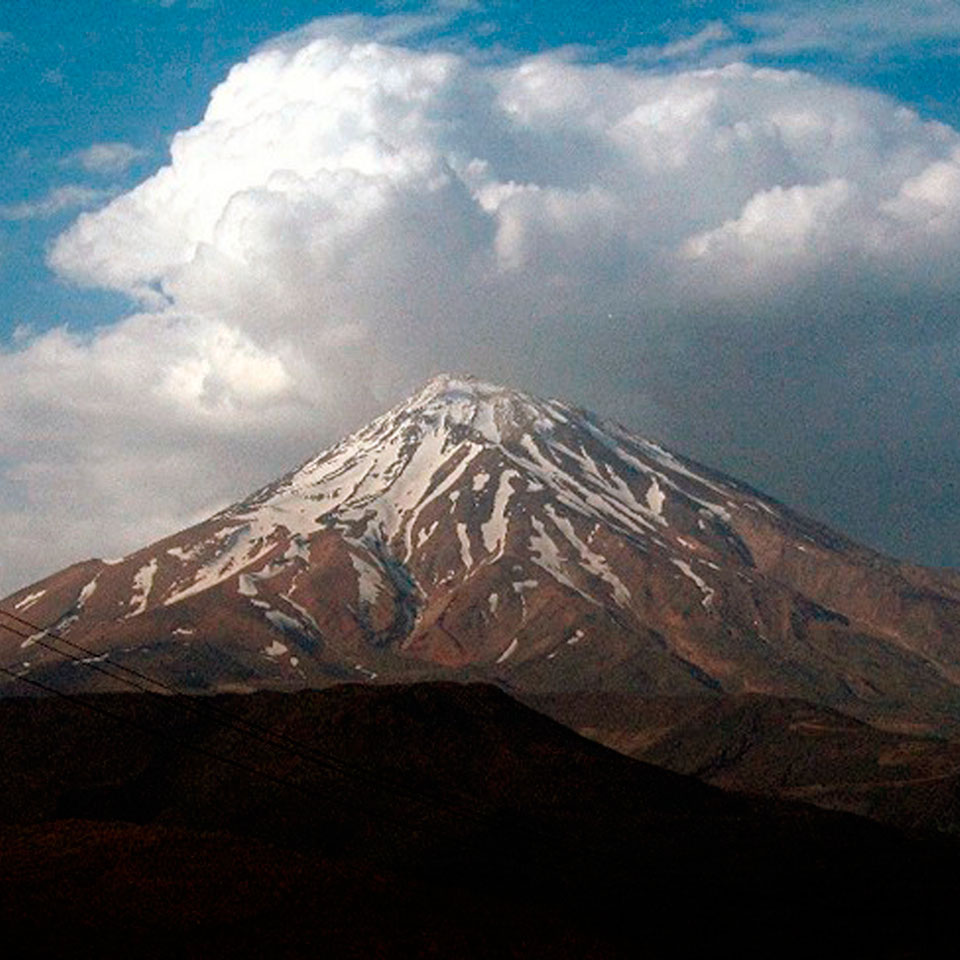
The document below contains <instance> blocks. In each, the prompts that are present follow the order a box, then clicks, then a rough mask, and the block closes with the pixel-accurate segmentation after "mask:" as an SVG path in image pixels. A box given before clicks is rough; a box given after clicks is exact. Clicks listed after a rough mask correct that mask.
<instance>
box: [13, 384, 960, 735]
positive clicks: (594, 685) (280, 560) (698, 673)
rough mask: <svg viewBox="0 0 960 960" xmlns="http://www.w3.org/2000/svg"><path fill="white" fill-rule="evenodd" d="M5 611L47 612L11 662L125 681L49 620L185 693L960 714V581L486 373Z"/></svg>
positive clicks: (404, 408) (67, 679)
mask: <svg viewBox="0 0 960 960" xmlns="http://www.w3.org/2000/svg"><path fill="white" fill-rule="evenodd" d="M2 607H3V609H4V610H7V611H10V612H13V613H15V614H17V615H18V616H21V617H23V618H24V619H25V620H26V621H29V623H31V624H35V625H36V626H37V629H36V630H34V629H33V628H31V627H26V626H25V625H24V624H22V623H21V624H19V625H17V626H16V628H17V629H18V630H19V631H21V633H22V634H23V636H21V637H17V636H13V635H10V634H8V633H4V635H3V636H2V637H0V664H3V665H4V666H6V667H7V668H8V669H12V670H15V671H16V672H18V673H21V674H23V675H24V676H26V677H27V678H33V679H36V680H38V681H41V682H45V683H48V682H49V683H53V682H54V681H55V682H56V683H57V684H59V685H60V686H61V687H69V688H70V689H85V690H92V689H102V688H112V689H123V688H125V685H124V684H122V683H121V682H119V681H117V680H112V679H110V678H109V677H106V676H105V675H104V674H103V673H102V672H95V671H93V670H90V669H88V668H86V667H84V666H83V665H80V664H77V663H73V662H65V660H64V658H63V656H61V655H58V654H55V653H53V652H51V651H50V650H48V649H46V648H45V646H44V644H45V643H47V642H51V643H55V641H49V640H48V639H47V638H45V637H44V636H43V635H42V634H41V633H40V630H39V628H40V627H49V628H52V629H54V630H55V631H56V632H57V633H58V634H61V635H63V636H65V637H66V638H67V639H68V640H70V641H73V642H75V643H77V644H80V645H82V646H83V647H85V648H88V649H89V650H90V651H91V653H90V654H88V655H87V659H90V658H91V657H94V656H95V657H103V658H104V659H103V660H102V661H101V662H102V663H103V664H104V665H107V666H109V664H116V663H119V664H122V665H125V666H128V667H131V668H134V669H138V670H143V671H144V672H147V671H149V673H150V675H151V676H155V677H157V678H159V679H161V680H163V681H164V682H166V683H170V684H173V685H175V686H176V687H177V688H178V689H182V690H189V689H194V690H205V691H230V690H251V689H260V688H273V689H297V688H302V687H315V686H325V685H329V684H330V683H334V682H339V681H343V680H358V681H371V682H373V681H377V680H401V679H403V680H413V679H443V678H446V679H484V680H492V681H496V682H498V683H501V684H503V685H505V686H507V687H508V688H512V689H514V690H516V691H519V692H525V693H529V694H549V693H554V692H575V691H584V690H607V691H623V692H627V693H631V694H640V695H644V696H699V695H703V694H709V693H728V694H751V693H754V694H756V693H759V694H766V695H769V696H777V697H787V698H799V699H802V700H805V701H808V702H811V703H815V704H820V705H823V706H826V707H830V708H832V709H838V710H841V711H844V712H846V713H849V714H852V715H854V716H857V717H860V718H862V719H866V720H869V721H871V722H873V723H877V724H880V725H883V726H886V727H888V728H890V729H899V730H914V731H934V730H939V731H943V732H956V731H957V730H958V729H960V578H958V577H957V575H956V574H951V573H950V572H947V571H943V572H937V571H933V570H925V569H921V568H917V567H912V566H908V565H904V564H900V563H898V562H896V561H893V560H890V559H887V558H885V557H882V556H880V555H878V554H876V553H874V552H872V551H869V550H866V549H864V548H862V547H859V546H857V545H855V544H853V543H851V542H849V541H847V540H846V539H844V538H843V537H841V536H838V535H837V534H835V533H832V532H831V531H829V530H826V529H824V528H823V527H821V526H820V525H818V524H814V523H811V522H809V521H807V520H804V519H803V518H801V517H799V516H797V515H796V514H794V513H793V512H791V511H790V510H788V509H787V508H785V507H784V506H783V505H781V504H779V503H777V502H775V501H773V500H771V499H770V498H768V497H765V496H763V495H762V494H760V493H758V492H757V491H755V490H752V489H751V488H749V487H747V486H746V485H744V484H741V483H738V482H737V481H735V480H732V479H731V478H729V477H726V476H723V475H721V474H718V473H716V472H715V471H712V470H710V469H708V468H705V467H702V466H700V465H697V464H695V463H692V462H691V461H689V460H686V459H685V458H683V457H680V456H678V455H676V454H673V453H671V452H669V451H667V450H665V449H663V448H662V447H660V446H658V445H657V444H655V443H652V442H650V441H648V440H644V439H642V438H640V437H637V436H634V435H632V434H630V433H629V432H628V431H626V430H625V429H623V428H622V427H620V426H618V425H616V424H613V423H609V422H606V421H603V420H601V419H599V418H597V417H595V416H594V415H592V414H590V413H587V412H585V411H582V410H577V409H574V408H572V407H570V406H569V405H567V404H565V403H562V402H559V401H555V400H551V401H543V400H539V399H536V398H533V397H530V396H526V395H524V394H521V393H517V392H515V391H512V390H507V389H503V388H501V387H497V386H493V385H490V384H487V383H482V382H480V381H477V380H475V379H472V378H469V377H453V376H441V377H438V378H436V379H434V380H432V381H431V382H430V383H428V384H427V385H426V386H425V387H424V388H423V389H422V390H421V391H420V392H419V393H417V394H416V395H414V396H413V397H411V398H410V399H409V400H407V401H406V402H405V403H403V404H401V405H400V406H398V407H396V408H395V409H393V410H391V411H390V412H388V413H386V414H385V415H384V416H382V417H381V418H379V419H378V420H376V421H374V422H373V423H371V424H370V425H369V426H367V427H365V428H364V429H362V430H360V431H359V432H357V433H356V434H354V435H353V436H351V437H348V438H346V439H345V440H343V441H342V442H340V443H339V444H337V445H336V446H335V447H333V448H332V449H330V450H327V451H325V452H323V453H321V454H319V455H318V456H316V457H314V458H313V459H311V460H309V461H308V462H306V463H305V464H304V465H303V466H301V467H300V468H299V469H297V470H295V471H293V472H292V473H290V474H289V475H287V476H286V477H284V478H282V479H281V480H279V481H277V482H276V483H274V484H271V485H270V486H268V487H265V488H264V489H262V490H260V491H258V492H257V493H255V494H253V495H252V496H250V497H248V498H247V499H245V500H243V501H241V502H239V503H237V504H236V505H234V506H232V507H230V508H228V509H227V510H224V511H223V512H221V513H219V514H217V515H216V516H214V517H211V518H210V519H209V520H207V521H205V522H203V523H201V524H199V525H197V526H195V527H192V528H190V529H188V530H185V531H183V532H181V533H178V534H176V535H175V536H172V537H168V538H166V539H164V540H161V541H159V542H157V543H155V544H152V545H151V546H148V547H146V548H144V549H142V550H139V551H136V552H135V553H132V554H130V555H129V556H127V557H124V558H123V559H122V560H119V561H115V562H105V561H100V560H91V561H88V562H86V563H82V564H78V565H76V566H73V567H70V568H68V569H67V570H64V571H62V572H60V573H58V574H55V575H53V576H51V577H48V578H47V579H45V580H43V581H40V582H39V583H37V584H34V585H32V586H29V587H26V588H25V589H23V590H21V591H18V592H17V593H15V594H13V595H12V596H10V597H8V598H7V599H6V600H5V601H3V603H2ZM5 622H9V621H5ZM11 625H13V624H11ZM74 654H75V655H76V651H74ZM5 690H6V692H9V693H12V692H14V691H16V692H21V693H22V692H27V691H26V689H25V688H23V685H22V684H20V683H19V682H17V681H13V680H8V681H7V683H6V685H5Z"/></svg>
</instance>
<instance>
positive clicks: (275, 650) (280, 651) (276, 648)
mask: <svg viewBox="0 0 960 960" xmlns="http://www.w3.org/2000/svg"><path fill="white" fill-rule="evenodd" d="M263 652H264V653H265V654H266V655H267V656H268V657H282V656H283V655H284V654H285V653H286V652H287V647H286V646H285V645H284V644H282V643H281V642H280V641H279V640H274V641H273V643H271V644H270V646H269V647H264V648H263Z"/></svg>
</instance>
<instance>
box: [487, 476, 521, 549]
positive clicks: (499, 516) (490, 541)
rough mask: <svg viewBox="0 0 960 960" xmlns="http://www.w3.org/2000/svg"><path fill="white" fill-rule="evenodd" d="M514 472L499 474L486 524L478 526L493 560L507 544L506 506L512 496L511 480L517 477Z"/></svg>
mask: <svg viewBox="0 0 960 960" xmlns="http://www.w3.org/2000/svg"><path fill="white" fill-rule="evenodd" d="M519 476H520V474H519V473H517V471H516V470H504V471H503V473H501V474H500V483H499V485H498V487H497V492H496V494H495V495H494V498H493V507H492V508H491V510H490V517H489V518H488V520H487V521H486V523H483V524H481V526H480V535H481V536H482V537H483V545H484V547H485V548H486V550H487V553H488V554H494V552H495V556H494V559H496V558H498V557H500V556H501V555H502V554H503V550H504V547H505V546H506V542H507V526H508V520H507V506H508V505H509V503H510V498H511V497H512V496H513V492H514V491H513V483H512V481H513V479H514V477H519Z"/></svg>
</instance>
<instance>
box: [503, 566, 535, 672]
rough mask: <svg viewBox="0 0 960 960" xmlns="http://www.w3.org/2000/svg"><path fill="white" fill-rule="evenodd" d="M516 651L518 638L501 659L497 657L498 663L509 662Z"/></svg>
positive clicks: (512, 641)
mask: <svg viewBox="0 0 960 960" xmlns="http://www.w3.org/2000/svg"><path fill="white" fill-rule="evenodd" d="M534 582H536V581H534ZM514 586H516V584H514ZM516 650H517V639H516V637H514V639H513V640H511V641H510V645H509V646H508V647H507V649H506V650H504V651H503V653H501V654H500V656H499V657H497V663H503V662H504V661H506V660H509V659H510V658H511V657H512V656H513V655H514V653H516Z"/></svg>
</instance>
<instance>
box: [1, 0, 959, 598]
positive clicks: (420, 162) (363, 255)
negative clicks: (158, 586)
mask: <svg viewBox="0 0 960 960" xmlns="http://www.w3.org/2000/svg"><path fill="white" fill-rule="evenodd" d="M958 79H960V6H958V5H957V4H956V3H954V2H940V0H905V2H904V0H902V2H898V3H893V2H888V0H863V2H860V3H835V2H829V0H812V2H804V3H798V2H792V0H771V2H760V0H756V2H731V0H727V2H719V0H718V2H713V0H702V2H695V0H689V2H679V3H657V2H652V3H642V4H641V3H637V2H635V0H634V2H629V3H628V2H620V0H612V2H605V3H603V4H586V3H584V2H582V0H577V2H573V0H552V2H540V0H523V2H521V0H499V2H498V0H446V2H442V0H440V2H432V3H412V2H411V3H404V2H386V3H366V4H356V3H353V4H351V3H307V2H294V0H290V2H286V3H279V4H278V3H275V2H269V3H268V2H260V0H242V2H241V0H110V2H100V0H3V2H2V3H0V83H2V90H3V95H2V97H0V374H2V375H0V521H2V525H3V529H4V531H5V536H4V537H2V538H0V593H6V592H8V591H9V590H12V589H14V588H16V587H19V586H22V585H25V584H26V583H28V582H30V581H32V580H34V579H36V578H38V577H40V576H42V575H44V574H46V573H49V572H52V571H54V570H56V569H59V568H60V567H62V566H64V565H65V564H67V563H71V562H74V561H77V560H80V559H83V558H86V557H90V556H111V555H119V554H122V553H124V552H126V551H128V550H131V549H134V548H136V547H138V546H142V545H143V544H145V543H147V542H149V541H151V540H153V539H156V538H158V537H160V536H163V535H166V534H168V533H172V532H174V531H176V530H177V529H180V528H182V527H184V526H186V525H188V524H190V523H192V522H196V521H198V520H200V519H202V518H203V517H205V516H207V515H209V514H210V513H212V512H214V511H216V510H217V509H220V508H221V507H223V506H225V505H226V504H228V503H230V502H233V501H235V500H237V499H240V498H241V497H242V496H244V495H245V494H246V493H248V492H249V491H250V490H252V489H254V488H256V487H257V486H259V485H260V484H262V483H264V482H266V481H269V480H271V479H273V478H274V477H276V476H278V475H280V474H282V473H284V472H286V471H287V470H288V469H290V468H291V467H293V466H295V465H296V464H298V463H300V462H302V461H303V460H305V459H307V458H308V457H309V456H311V455H312V454H314V453H315V452H317V451H319V450H320V449H322V448H324V447H325V446H327V445H329V444H331V443H332V442H334V441H336V440H337V439H338V438H339V437H340V436H342V435H343V434H344V433H346V432H348V431H350V430H352V429H354V428H356V427H358V426H360V425H361V424H362V423H364V422H366V421H367V420H368V419H370V418H371V417H373V416H374V415H376V414H377V413H379V412H381V411H382V410H384V409H386V408H387V407H388V406H390V405H391V404H393V403H394V402H397V401H399V400H400V399H402V398H403V397H404V396H406V395H407V394H408V393H410V392H412V390H414V389H415V388H416V387H417V386H418V385H419V384H420V383H421V382H422V381H423V380H425V379H426V378H428V377H429V376H431V375H433V374H435V373H437V372H440V371H442V370H455V371H460V372H472V373H475V374H476V375H479V376H481V377H484V378H485V379H489V380H493V381H496V382H502V383H505V384H508V385H510V386H513V387H516V388H518V389H522V390H527V391H530V392H533V393H537V394H540V395H547V396H559V397H562V398H565V399H568V400H570V401H572V402H575V403H577V404H580V405H583V406H586V407H588V408H590V409H593V410H595V411H597V412H598V413H600V414H603V415H607V416H610V417H612V418H615V419H617V420H619V421H620V422H622V423H623V424H624V425H626V426H628V427H629V428H631V429H633V430H635V431H636V432H638V433H640V434H641V435H644V436H647V437H649V438H651V439H655V440H659V441H661V442H664V443H666V444H667V445H668V446H670V447H671V448H673V449H674V450H677V451H678V452H681V453H684V454H686V455H688V456H691V457H693V458H695V459H698V460H700V461H702V462H705V463H707V464H710V465H712V466H715V467H717V468H719V469H722V470H726V471H727V472H729V473H731V474H733V475H734V476H736V477H739V478H741V479H743V480H746V481H747V482H749V483H751V484H752V485H754V486H756V487H758V488H760V489H761V490H764V491H765V492H767V493H769V494H771V495H772V496H774V497H777V498H778V499H780V500H782V501H784V502H785V503H787V504H789V505H791V506H793V507H794V508H796V509H798V510H800V511H801V512H804V513H806V514H808V515H810V516H812V517H814V518H816V519H819V520H821V521H823V522H825V523H827V524H828V525H830V526H832V527H834V528H836V529H838V530H841V531H843V532H845V533H847V534H848V535H850V536H852V537H853V538H855V539H857V540H859V541H861V542H863V543H866V544H867V545H869V546H872V547H874V548H876V549H879V550H881V551H884V552H886V553H889V554H892V555H894V556H898V557H902V558H904V559H908V560H912V561H915V562H918V563H925V564H929V565H934V566H954V567H956V566H958V565H960V510H958V509H957V494H958V477H960V420H958V417H957V410H960V378H958V376H957V372H958V369H960V297H958V294H960V272H958V270H957V264H958V263H960V257H958V253H960V132H958V131H960V97H958V86H960V84H958Z"/></svg>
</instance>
